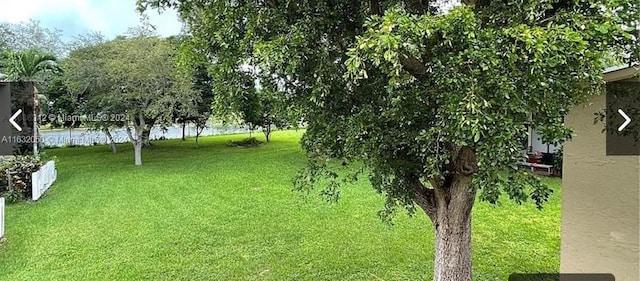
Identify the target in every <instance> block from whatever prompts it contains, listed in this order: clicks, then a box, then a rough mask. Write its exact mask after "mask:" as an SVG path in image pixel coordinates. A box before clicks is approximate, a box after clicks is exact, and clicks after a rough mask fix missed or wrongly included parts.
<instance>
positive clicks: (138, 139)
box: [127, 122, 146, 166]
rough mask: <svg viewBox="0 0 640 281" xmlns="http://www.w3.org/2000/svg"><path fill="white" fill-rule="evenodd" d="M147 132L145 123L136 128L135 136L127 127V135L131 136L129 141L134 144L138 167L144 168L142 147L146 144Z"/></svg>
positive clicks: (135, 161)
mask: <svg viewBox="0 0 640 281" xmlns="http://www.w3.org/2000/svg"><path fill="white" fill-rule="evenodd" d="M145 131H146V130H145V125H144V122H141V123H139V124H138V125H137V126H135V136H134V135H133V133H132V132H131V128H130V127H128V126H127V135H129V140H131V144H133V158H134V164H135V165H136V166H142V145H143V144H144V142H143V139H144V132H145Z"/></svg>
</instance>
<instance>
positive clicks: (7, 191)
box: [0, 156, 43, 202]
mask: <svg viewBox="0 0 640 281" xmlns="http://www.w3.org/2000/svg"><path fill="white" fill-rule="evenodd" d="M42 165H43V162H42V161H41V160H38V159H36V158H35V157H33V156H15V157H10V158H4V159H1V160H0V196H1V197H5V198H6V200H7V202H16V201H20V200H26V199H28V198H30V196H31V173H34V172H37V171H38V170H39V169H40V167H42Z"/></svg>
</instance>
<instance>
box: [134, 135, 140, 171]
mask: <svg viewBox="0 0 640 281" xmlns="http://www.w3.org/2000/svg"><path fill="white" fill-rule="evenodd" d="M133 154H134V156H133V157H134V162H135V165H136V166H142V141H139V140H138V141H134V142H133Z"/></svg>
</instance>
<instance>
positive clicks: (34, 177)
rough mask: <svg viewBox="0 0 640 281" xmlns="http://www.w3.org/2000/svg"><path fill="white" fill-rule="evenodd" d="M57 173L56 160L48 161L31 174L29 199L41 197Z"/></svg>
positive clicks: (54, 179)
mask: <svg viewBox="0 0 640 281" xmlns="http://www.w3.org/2000/svg"><path fill="white" fill-rule="evenodd" d="M57 176H58V173H57V171H56V162H53V161H49V162H47V164H44V166H42V167H41V168H40V170H39V171H37V172H35V173H32V174H31V181H32V182H31V199H32V200H34V201H36V200H38V199H40V197H42V194H44V193H45V192H46V191H47V189H49V187H51V185H52V184H53V182H55V181H56V178H57Z"/></svg>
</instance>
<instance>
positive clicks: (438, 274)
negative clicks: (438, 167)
mask: <svg viewBox="0 0 640 281" xmlns="http://www.w3.org/2000/svg"><path fill="white" fill-rule="evenodd" d="M448 170H449V171H450V172H451V173H450V174H449V175H448V176H446V177H445V179H444V180H440V179H434V180H431V181H430V183H431V186H432V187H433V188H427V187H426V186H424V185H423V184H422V182H421V181H420V179H419V178H418V177H415V176H414V177H409V178H408V182H410V184H411V185H412V187H413V190H414V195H415V196H414V202H415V203H416V204H417V205H418V206H420V207H421V208H422V209H423V210H424V212H425V213H426V214H427V215H428V216H429V218H430V219H431V222H432V223H433V226H434V229H435V236H436V237H435V240H436V241H435V260H434V275H433V280H434V281H471V280H472V279H471V278H472V270H471V257H472V255H471V211H472V209H473V203H474V201H475V197H476V190H475V188H470V185H471V181H472V179H473V174H475V173H476V172H477V171H478V166H477V163H476V158H475V152H474V151H473V149H471V148H469V147H463V148H461V149H459V150H458V153H457V155H456V156H455V161H453V163H452V165H451V166H450V167H448Z"/></svg>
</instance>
